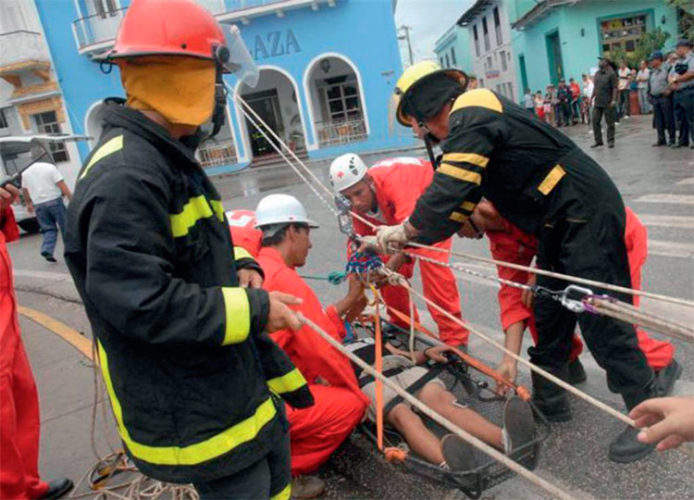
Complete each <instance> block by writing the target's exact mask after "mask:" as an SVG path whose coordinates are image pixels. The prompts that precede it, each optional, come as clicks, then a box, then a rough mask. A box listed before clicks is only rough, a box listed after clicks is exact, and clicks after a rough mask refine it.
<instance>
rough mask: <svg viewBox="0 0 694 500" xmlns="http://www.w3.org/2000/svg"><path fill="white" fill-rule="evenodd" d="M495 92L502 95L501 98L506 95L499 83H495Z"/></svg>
mask: <svg viewBox="0 0 694 500" xmlns="http://www.w3.org/2000/svg"><path fill="white" fill-rule="evenodd" d="M496 92H497V93H498V94H501V95H503V96H505V95H506V93H505V92H504V86H503V84H501V83H497V84H496Z"/></svg>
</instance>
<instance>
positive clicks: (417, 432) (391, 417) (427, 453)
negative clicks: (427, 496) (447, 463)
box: [386, 403, 444, 465]
mask: <svg viewBox="0 0 694 500" xmlns="http://www.w3.org/2000/svg"><path fill="white" fill-rule="evenodd" d="M386 420H387V421H388V422H389V423H391V424H392V425H393V426H394V427H395V428H396V429H397V430H398V431H399V432H400V433H401V434H402V435H403V437H404V438H405V440H406V441H407V444H408V446H409V447H410V448H411V449H412V451H414V452H415V453H416V454H417V455H419V456H421V457H422V458H424V459H425V460H427V461H428V462H431V463H433V464H436V465H439V464H440V463H442V462H443V461H444V459H443V454H442V453H441V443H440V442H439V438H438V437H436V435H435V434H434V433H432V432H431V431H430V430H429V429H428V428H427V426H426V425H424V422H422V419H421V418H419V417H418V416H417V415H415V414H414V412H413V411H412V410H411V409H410V408H409V407H408V406H405V405H404V404H402V403H401V404H398V405H396V406H395V408H393V409H392V410H391V411H390V412H389V413H388V415H387V418H386Z"/></svg>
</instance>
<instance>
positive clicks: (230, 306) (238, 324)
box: [222, 288, 251, 345]
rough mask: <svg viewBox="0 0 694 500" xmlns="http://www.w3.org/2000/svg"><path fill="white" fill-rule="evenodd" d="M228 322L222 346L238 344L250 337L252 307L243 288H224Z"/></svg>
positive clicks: (226, 321)
mask: <svg viewBox="0 0 694 500" xmlns="http://www.w3.org/2000/svg"><path fill="white" fill-rule="evenodd" d="M222 296H223V297H224V310H225V312H226V320H225V323H224V325H225V326H224V340H223V341H222V345H229V344H238V343H239V342H243V341H244V340H246V338H247V337H248V332H249V331H250V329H251V306H250V305H249V303H248V295H247V294H246V290H245V289H243V288H222Z"/></svg>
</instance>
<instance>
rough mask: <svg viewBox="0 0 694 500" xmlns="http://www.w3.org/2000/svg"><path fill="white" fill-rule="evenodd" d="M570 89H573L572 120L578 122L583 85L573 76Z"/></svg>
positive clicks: (570, 79) (570, 80)
mask: <svg viewBox="0 0 694 500" xmlns="http://www.w3.org/2000/svg"><path fill="white" fill-rule="evenodd" d="M569 89H570V90H571V120H572V121H573V123H574V124H576V123H578V120H579V117H580V115H581V87H579V86H578V83H576V81H575V80H574V79H573V78H569Z"/></svg>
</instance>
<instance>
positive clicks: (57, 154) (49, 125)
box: [32, 111, 70, 163]
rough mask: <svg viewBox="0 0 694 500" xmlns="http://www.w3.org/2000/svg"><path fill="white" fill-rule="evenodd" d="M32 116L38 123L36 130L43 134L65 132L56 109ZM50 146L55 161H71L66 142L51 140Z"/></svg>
mask: <svg viewBox="0 0 694 500" xmlns="http://www.w3.org/2000/svg"><path fill="white" fill-rule="evenodd" d="M32 117H33V118H34V122H35V123H36V130H37V131H38V132H39V133H41V134H61V133H62V132H63V131H62V130H61V128H60V123H58V117H57V116H56V114H55V111H46V112H45V113H39V114H36V115H32ZM50 148H51V156H52V157H53V161H54V162H56V163H60V162H63V161H70V157H69V156H68V154H67V149H66V148H65V143H64V142H51V143H50Z"/></svg>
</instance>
